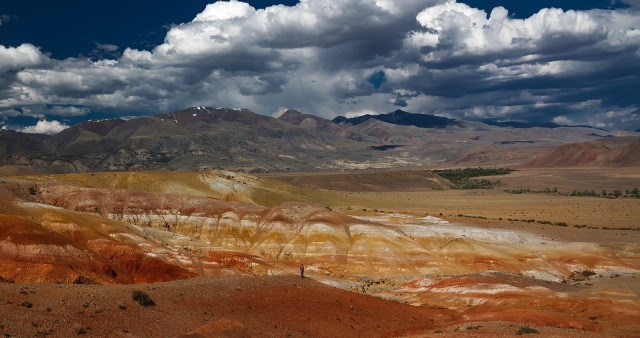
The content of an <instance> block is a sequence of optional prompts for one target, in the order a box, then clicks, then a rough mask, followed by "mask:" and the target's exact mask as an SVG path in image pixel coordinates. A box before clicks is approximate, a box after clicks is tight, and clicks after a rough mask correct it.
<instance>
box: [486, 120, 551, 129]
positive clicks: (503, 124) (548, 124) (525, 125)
mask: <svg viewBox="0 0 640 338" xmlns="http://www.w3.org/2000/svg"><path fill="white" fill-rule="evenodd" d="M482 123H484V124H488V125H490V126H498V127H511V128H534V127H541V128H559V127H562V126H561V125H559V124H555V123H553V122H539V123H529V122H517V121H504V122H498V121H492V120H484V121H482Z"/></svg>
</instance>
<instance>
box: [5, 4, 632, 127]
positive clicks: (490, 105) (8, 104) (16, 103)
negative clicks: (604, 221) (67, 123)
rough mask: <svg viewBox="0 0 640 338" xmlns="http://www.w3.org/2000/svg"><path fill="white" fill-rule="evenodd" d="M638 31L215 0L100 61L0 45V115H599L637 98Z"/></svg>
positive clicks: (396, 7) (570, 14) (554, 15)
mask: <svg viewBox="0 0 640 338" xmlns="http://www.w3.org/2000/svg"><path fill="white" fill-rule="evenodd" d="M638 32H640V16H639V15H638V12H636V11H634V10H633V9H618V10H613V11H608V10H591V11H562V10H560V9H543V10H541V11H539V12H538V13H536V14H534V15H532V16H531V17H529V18H526V19H514V18H512V17H511V16H510V15H509V13H508V11H507V10H506V9H504V8H502V7H496V8H494V9H493V10H492V11H490V13H486V12H485V11H482V10H479V9H475V8H472V7H470V6H468V5H466V4H463V3H457V2H455V1H452V0H448V1H447V0H405V1H402V2H398V1H388V0H334V1H325V0H304V1H301V2H299V3H298V4H297V5H295V6H292V7H287V6H283V5H279V6H272V7H268V8H265V9H254V8H252V7H251V6H249V5H248V4H246V3H243V2H239V1H228V2H223V1H219V2H215V3H212V4H209V5H207V6H206V8H205V9H204V10H203V11H202V12H201V13H199V14H198V15H196V16H195V18H194V19H193V20H192V21H191V22H186V23H183V24H179V25H175V26H173V27H171V28H170V29H169V30H168V32H167V34H166V37H165V40H164V43H162V44H161V45H159V46H157V47H156V48H154V49H153V50H148V51H147V50H137V49H132V48H126V47H123V52H122V54H121V55H119V56H113V55H117V54H109V53H117V52H118V51H119V50H120V48H119V46H115V45H110V44H103V43H97V42H96V49H97V50H99V51H101V52H104V53H106V54H95V55H108V56H109V57H110V58H109V59H107V58H102V59H99V60H94V61H93V62H92V61H91V60H88V59H82V58H75V59H74V58H71V59H66V60H52V59H50V58H49V57H48V56H47V55H46V54H44V53H43V52H42V51H40V50H39V49H38V48H37V47H35V46H33V45H30V44H23V45H21V46H18V47H4V46H0V111H3V112H6V111H14V110H15V109H16V108H22V109H24V110H25V111H31V112H33V113H34V114H55V115H58V114H60V115H66V116H69V115H74V116H77V115H82V114H85V113H88V112H89V110H90V111H94V112H116V113H121V114H130V113H131V112H132V111H135V112H136V113H140V112H149V113H154V112H162V111H167V110H171V109H180V108H184V107H189V106H196V105H198V106H200V105H214V106H230V107H246V108H249V109H252V110H254V111H257V112H261V113H272V112H275V111H277V110H278V109H279V108H280V107H291V108H293V109H297V110H300V111H302V112H305V113H312V114H316V115H320V116H325V117H333V116H335V115H344V114H346V113H350V114H354V113H357V112H365V111H371V112H373V111H375V112H379V113H380V112H388V111H391V110H394V109H396V108H397V107H398V106H402V107H406V108H403V109H406V110H409V111H414V112H426V113H437V114H442V115H447V116H450V117H469V118H477V119H483V118H487V117H494V118H498V117H500V118H504V119H509V118H514V119H515V118H518V119H527V118H536V119H544V120H546V121H549V120H552V119H553V118H554V117H562V116H565V115H567V114H571V113H574V112H576V111H577V110H579V109H580V108H579V107H588V110H589V112H583V113H585V114H595V115H598V114H604V113H606V112H608V111H612V110H615V111H618V108H620V107H622V108H625V109H626V108H627V107H633V108H634V109H637V108H638V107H639V106H640V101H639V100H640V99H639V98H638V97H637V95H636V96H635V98H634V96H633V95H630V94H628V92H629V91H630V90H629V89H628V88H629V87H630V86H632V85H633V84H634V83H635V85H636V86H637V83H638V81H640V75H638V74H640V33H638ZM380 71H382V72H384V74H385V79H386V81H385V82H384V83H383V84H382V85H380V86H373V85H372V84H371V83H369V81H368V80H369V78H370V76H371V75H372V74H374V73H377V72H380ZM625 88H626V89H625ZM625 90H626V91H625ZM618 93H627V94H618ZM30 107H31V109H28V108H30ZM42 107H62V108H60V109H59V110H57V111H55V110H51V109H50V113H46V112H45V113H43V108H42ZM64 107H67V108H64ZM68 107H76V108H68ZM80 107H82V108H80ZM65 109H66V110H65ZM616 118H621V117H620V116H617V117H616ZM608 123H609V122H608ZM611 123H613V122H611ZM638 127H640V126H638Z"/></svg>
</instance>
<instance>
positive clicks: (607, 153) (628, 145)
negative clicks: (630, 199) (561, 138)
mask: <svg viewBox="0 0 640 338" xmlns="http://www.w3.org/2000/svg"><path fill="white" fill-rule="evenodd" d="M632 165H640V137H613V138H603V139H598V140H594V141H590V142H584V143H571V144H566V145H562V146H560V147H558V148H556V149H554V150H553V151H552V152H550V153H548V154H546V155H543V156H541V157H539V158H537V159H535V160H533V161H531V162H529V163H527V164H525V165H524V166H523V167H578V166H611V167H615V166H632Z"/></svg>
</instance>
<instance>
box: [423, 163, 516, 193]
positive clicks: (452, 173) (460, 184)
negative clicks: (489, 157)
mask: <svg viewBox="0 0 640 338" xmlns="http://www.w3.org/2000/svg"><path fill="white" fill-rule="evenodd" d="M512 171H514V169H509V168H495V169H493V168H464V169H442V170H434V172H435V173H436V174H438V175H439V176H440V177H443V178H446V179H448V180H449V181H451V183H453V184H454V185H455V186H454V188H455V189H491V188H493V187H496V186H500V185H501V184H502V182H501V181H500V180H495V181H492V180H487V179H481V180H477V179H472V178H473V177H481V176H497V175H507V174H509V173H511V172H512Z"/></svg>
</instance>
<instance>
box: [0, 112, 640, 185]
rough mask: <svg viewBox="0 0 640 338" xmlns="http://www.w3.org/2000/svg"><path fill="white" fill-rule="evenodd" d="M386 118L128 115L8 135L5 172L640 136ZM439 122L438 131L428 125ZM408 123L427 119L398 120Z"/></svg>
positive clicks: (459, 149)
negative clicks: (355, 121) (51, 131)
mask: <svg viewBox="0 0 640 338" xmlns="http://www.w3.org/2000/svg"><path fill="white" fill-rule="evenodd" d="M386 115H387V116H389V117H390V118H391V119H392V121H391V122H386V121H382V120H380V119H376V118H363V122H362V123H359V124H350V123H341V124H337V123H335V122H332V121H330V120H328V119H324V118H321V117H317V116H314V115H309V114H304V113H301V112H298V111H295V110H286V111H283V112H282V113H281V114H279V116H278V118H274V117H271V116H266V115H260V114H256V113H254V112H252V111H250V110H247V109H231V108H211V107H192V108H187V109H182V110H176V111H172V112H167V113H162V114H156V115H150V116H143V117H139V118H135V119H130V120H126V121H125V120H120V119H111V120H93V121H85V122H82V123H79V124H76V125H73V126H72V127H70V128H68V129H65V130H64V131H62V132H60V133H58V134H56V135H52V136H48V135H34V134H26V133H21V132H16V131H2V132H1V133H0V174H4V175H12V174H15V173H21V172H22V173H24V172H28V173H71V172H93V171H146V170H152V171H157V170H170V171H175V170H190V171H200V170H211V169H229V170H236V171H244V172H286V171H291V170H293V171H315V170H325V171H341V170H357V169H368V168H369V169H372V168H391V167H395V168H398V167H410V166H424V165H427V166H433V165H441V164H443V163H456V165H458V163H460V164H462V163H466V164H468V165H483V164H486V163H490V165H499V164H501V163H503V164H506V165H518V164H523V163H525V162H527V161H529V160H531V159H532V156H533V155H540V154H541V153H542V152H545V151H546V150H548V149H550V148H551V147H557V146H560V145H563V144H566V143H572V142H585V141H590V140H594V139H597V138H600V137H606V136H615V135H630V134H634V135H635V133H629V132H604V131H599V130H597V129H591V128H579V127H558V128H554V129H547V128H529V129H514V128H502V127H497V126H490V125H487V124H483V123H480V122H470V121H456V120H450V119H446V118H440V117H434V116H430V115H424V116H419V115H421V114H410V113H406V114H405V112H401V111H396V112H393V113H389V114H386ZM394 116H395V117H394ZM416 116H418V117H417V118H416ZM414 118H415V120H412V119H414ZM433 118H436V122H437V123H441V124H440V127H433V128H425V126H426V125H432V126H433V124H430V123H432V119H433ZM407 121H409V122H411V121H414V122H415V121H418V122H421V123H422V122H424V124H419V123H418V124H419V125H420V126H415V125H403V124H397V123H393V122H401V123H405V122H407ZM425 121H426V122H425ZM438 121H439V122H438ZM442 123H444V124H442ZM445 125H446V126H445ZM487 150H489V151H490V152H491V154H492V155H491V156H489V157H487V156H485V155H486V154H487ZM477 154H480V155H477ZM457 159H465V160H464V162H455V161H456V160H457ZM468 159H472V162H469V161H468Z"/></svg>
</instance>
